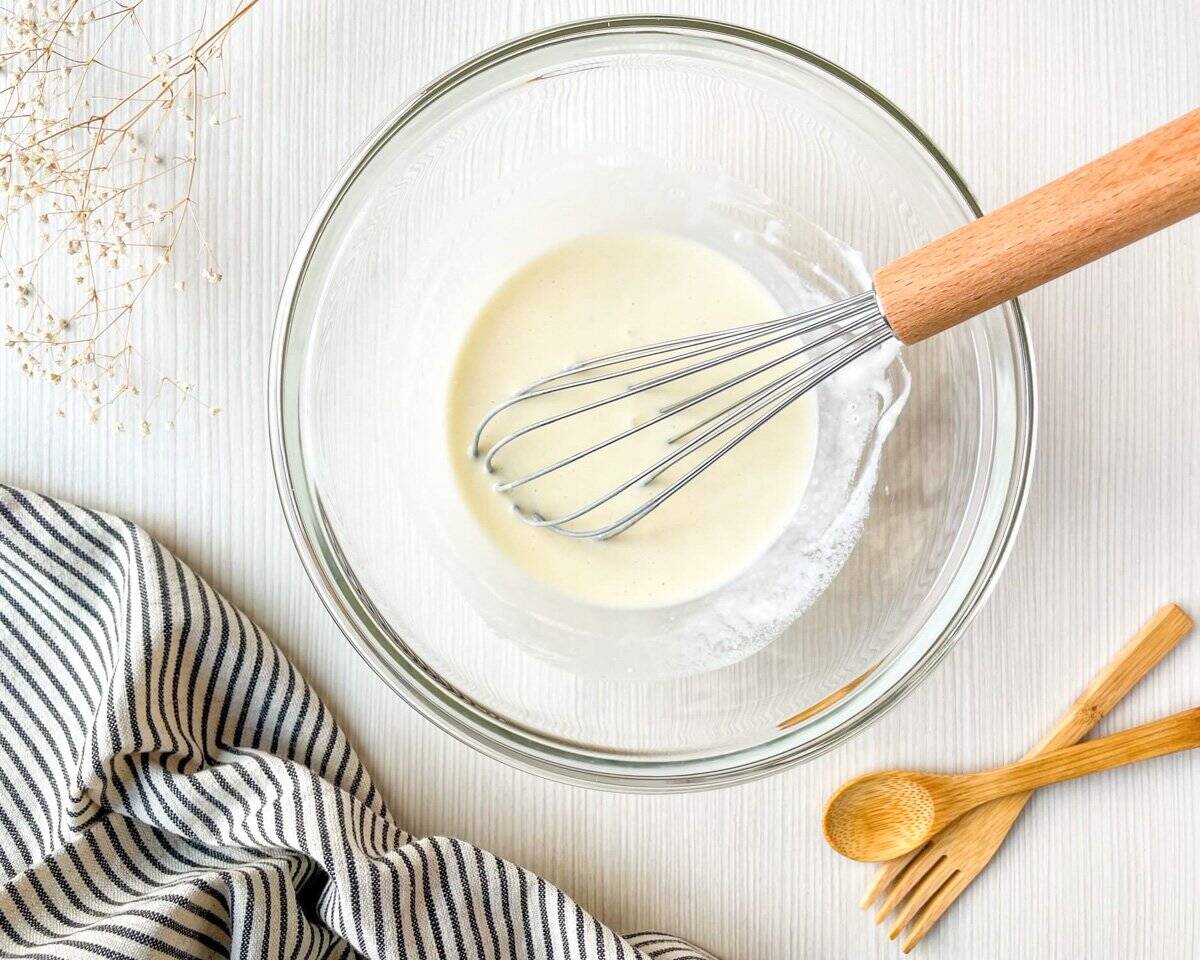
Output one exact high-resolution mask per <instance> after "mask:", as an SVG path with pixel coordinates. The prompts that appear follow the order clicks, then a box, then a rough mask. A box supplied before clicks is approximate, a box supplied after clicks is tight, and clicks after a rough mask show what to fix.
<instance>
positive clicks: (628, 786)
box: [267, 16, 1038, 793]
mask: <svg viewBox="0 0 1200 960" xmlns="http://www.w3.org/2000/svg"><path fill="white" fill-rule="evenodd" d="M629 32H675V33H685V34H689V35H693V36H696V35H700V36H705V37H708V38H710V39H715V40H718V41H740V42H743V43H749V44H755V45H760V46H763V47H766V48H767V49H768V50H769V51H771V52H774V53H777V54H783V55H785V56H788V57H791V58H794V59H797V60H799V61H801V62H803V63H804V64H806V65H808V66H810V67H815V68H817V69H818V70H821V71H824V72H825V73H827V74H828V75H830V76H831V77H833V78H834V79H835V80H839V81H841V82H842V83H844V84H845V85H847V86H848V87H850V88H851V89H852V90H853V91H855V92H857V93H859V94H861V95H863V96H864V97H866V98H867V99H869V100H870V101H872V102H873V103H874V104H875V105H876V106H878V107H880V108H881V109H882V110H883V111H884V112H885V113H886V114H888V115H889V117H890V118H891V119H892V120H894V121H895V122H896V123H897V124H899V125H900V127H901V128H902V129H903V130H904V132H905V133H907V134H908V135H909V136H910V137H911V138H912V139H913V140H914V141H915V142H916V144H917V145H918V146H919V147H920V148H922V149H923V150H924V151H925V153H926V154H927V155H928V157H929V158H930V159H931V160H932V161H933V163H934V165H935V166H936V167H937V168H938V169H940V171H941V172H942V173H943V174H944V175H945V177H946V179H947V180H948V182H949V185H950V186H951V187H952V188H953V189H954V190H955V191H957V193H958V194H959V195H960V198H961V199H962V201H963V202H964V204H965V205H966V207H967V209H968V210H969V212H970V213H971V214H973V215H974V216H975V217H979V216H982V210H981V208H980V207H979V204H978V202H977V201H976V200H975V197H974V195H973V194H972V193H971V191H970V189H969V188H968V187H967V185H966V183H965V181H964V180H963V178H962V176H961V175H960V174H959V173H958V171H957V170H956V169H955V168H954V166H953V165H952V164H951V163H950V161H949V160H948V159H947V158H946V156H945V155H944V154H943V153H942V151H941V150H940V149H939V148H938V147H937V145H936V144H935V143H934V142H933V141H932V140H931V139H930V137H929V136H928V135H927V134H926V133H925V132H924V131H923V130H922V129H921V128H920V127H919V126H918V125H917V124H916V122H915V121H913V120H912V118H910V117H909V116H908V115H907V114H906V113H905V112H904V111H902V110H901V109H900V108H899V107H897V106H896V105H895V104H894V103H892V102H891V101H890V100H889V99H888V98H887V97H885V96H884V95H883V94H882V93H880V92H879V91H877V90H876V89H875V88H874V87H872V86H871V85H870V84H868V83H866V82H865V81H864V80H862V79H860V78H859V77H857V76H856V75H854V74H853V73H851V72H850V71H848V70H846V69H844V68H843V67H840V66H838V65H837V64H835V63H833V62H832V61H830V60H827V59H826V58H824V57H822V56H820V55H819V54H816V53H814V52H812V51H810V50H808V49H806V48H804V47H801V46H799V45H796V44H793V43H790V42H788V41H785V40H781V39H779V38H777V37H774V36H771V35H770V34H767V33H763V32H761V31H758V30H754V29H751V28H748V27H742V26H737V25H734V24H729V23H724V22H720V21H715V20H706V19H701V18H695V17H678V16H619V17H596V18H590V19H585V20H576V21H571V22H568V23H563V24H559V25H556V26H552V27H549V28H546V29H543V30H540V31H536V32H533V33H529V34H525V35H523V36H520V37H517V38H515V39H513V40H509V41H506V42H504V43H502V44H499V45H497V46H494V47H492V48H490V49H487V50H484V51H482V52H481V53H479V54H476V55H475V56H473V57H471V58H469V59H467V60H465V61H463V62H462V63H460V64H459V65H458V66H456V67H454V68H452V69H451V70H449V71H447V72H446V73H444V74H443V75H442V76H441V77H439V78H437V79H436V80H434V81H432V82H431V83H429V84H427V85H425V86H424V87H422V88H420V89H419V90H418V91H417V92H416V93H415V94H414V95H413V96H411V97H410V98H409V99H408V100H407V101H406V102H404V103H403V104H401V105H400V106H399V107H397V108H396V109H395V110H393V111H392V112H391V113H390V114H389V115H388V116H387V117H386V118H385V119H384V120H383V121H382V122H381V123H379V124H378V125H377V126H376V127H375V128H374V129H373V130H372V131H371V133H370V134H369V135H368V136H367V137H366V138H365V139H364V140H363V141H362V143H361V144H360V145H359V146H358V147H357V148H356V149H355V151H354V153H353V154H352V155H351V156H350V158H349V160H347V161H346V162H345V163H344V164H343V165H342V167H341V169H340V170H339V171H338V173H337V174H336V175H335V177H334V178H333V180H332V182H331V184H330V186H329V187H328V188H327V189H326V191H325V193H324V195H323V196H322V198H321V200H320V202H319V203H318V205H317V207H316V209H315V211H314V213H313V215H312V217H311V218H310V220H309V221H308V223H307V225H306V226H305V229H304V232H303V234H302V235H301V237H300V239H299V241H298V244H297V247H296V253H295V254H294V256H293V259H292V261H291V264H290V266H289V268H288V272H287V274H286V277H285V279H284V283H283V286H282V289H281V292H280V295H279V300H278V305H277V308H276V314H275V324H274V330H273V333H272V342H271V352H270V358H269V375H268V379H267V414H268V419H267V427H268V431H269V435H270V436H269V440H270V446H271V461H272V468H273V472H274V475H275V482H276V488H277V491H278V494H279V498H280V502H281V505H282V507H283V512H284V516H285V519H286V521H287V526H288V531H289V533H290V535H291V538H292V542H293V544H294V545H295V548H296V551H297V553H298V554H299V556H300V560H301V562H302V564H303V566H304V569H305V572H306V574H307V575H308V577H309V580H310V581H311V582H312V584H313V586H314V587H315V588H316V590H317V594H318V596H319V597H320V598H321V601H322V603H323V604H324V606H325V608H326V610H327V611H328V612H329V614H330V616H331V617H332V618H333V620H334V622H335V623H336V624H337V626H338V628H339V629H340V630H341V632H342V634H343V635H344V636H345V637H346V639H347V640H348V641H349V642H350V644H351V646H352V647H353V648H354V649H355V650H356V651H357V653H358V654H359V656H360V657H361V658H362V659H363V660H364V661H365V662H366V663H367V665H368V666H369V667H371V669H372V670H373V671H374V672H375V673H376V674H377V675H378V676H379V677H380V679H382V680H383V681H384V683H386V684H387V685H388V686H389V687H390V688H391V689H392V690H393V691H395V692H396V693H397V694H399V696H400V697H401V698H402V699H403V700H404V701H405V702H406V703H407V704H408V705H409V706H410V707H412V708H413V709H414V710H416V711H417V713H419V714H420V715H421V716H423V717H424V718H425V719H427V720H429V721H430V722H431V723H433V724H434V725H435V726H437V727H438V728H440V729H441V730H442V731H444V732H446V733H449V734H450V735H451V736H453V737H455V738H456V739H457V740H459V741H461V742H463V743H466V744H468V745H469V746H471V747H473V748H474V749H476V750H478V751H480V752H481V753H483V754H485V755H486V756H490V757H492V758H493V759H497V760H500V761H501V762H503V763H506V764H508V765H509V766H513V767H516V768H518V769H521V770H524V771H527V772H530V773H535V774H538V775H540V776H544V777H547V778H549V779H552V780H556V781H560V782H565V783H570V784H574V785H578V786H584V787H591V788H598V789H609V790H620V791H624V792H637V793H665V792H682V791H692V790H703V789H711V788H714V787H718V786H727V785H732V784H736V783H742V782H746V781H749V780H754V779H758V778H760V777H764V776H768V775H770V774H772V773H776V772H778V771H780V770H783V769H786V768H788V767H791V766H794V765H797V764H799V763H803V762H806V761H808V760H811V759H813V758H815V757H817V756H819V755H821V754H823V753H825V752H827V751H829V750H831V749H833V748H834V747H835V746H837V745H839V744H841V743H842V742H844V741H845V740H847V739H849V738H850V737H852V736H854V735H856V734H858V733H860V732H861V731H862V730H864V729H865V728H866V727H867V726H868V725H870V724H871V723H873V722H875V721H876V720H878V719H879V718H880V717H882V716H883V715H884V714H885V713H887V712H888V711H889V710H890V709H891V708H893V707H894V706H896V704H897V703H899V702H900V700H902V699H903V698H904V697H905V696H906V695H907V694H908V693H910V692H911V691H912V690H913V689H914V688H915V687H916V686H917V685H918V684H919V683H920V682H921V681H922V680H924V679H925V678H926V677H927V676H928V675H929V673H930V672H931V671H932V670H933V669H934V668H935V667H936V666H937V665H938V664H939V663H940V662H941V660H942V659H943V657H945V655H946V654H947V653H948V652H949V651H950V649H951V648H952V647H953V646H954V645H955V643H957V641H958V640H959V638H960V637H961V636H962V633H963V631H964V630H965V629H966V627H967V625H968V624H969V623H970V621H971V620H972V618H973V617H974V616H975V614H976V613H977V612H978V610H979V609H980V607H981V606H982V604H983V602H984V601H985V600H986V599H987V597H988V595H989V594H990V592H991V590H992V589H993V587H994V586H995V583H996V580H997V575H998V574H999V572H1000V570H1001V569H1002V568H1003V566H1004V563H1005V562H1006V561H1007V559H1008V556H1009V553H1010V552H1011V549H1012V545H1013V542H1014V540H1015V535H1016V532H1017V530H1018V528H1019V526H1020V521H1021V518H1022V516H1023V514H1024V510H1025V505H1026V502H1027V499H1028V493H1029V485H1030V477H1031V473H1032V467H1033V459H1034V453H1035V449H1036V442H1037V406H1038V398H1037V385H1036V378H1035V374H1034V358H1033V353H1032V348H1031V344H1030V341H1029V335H1028V329H1027V326H1026V323H1025V318H1024V314H1023V312H1022V310H1021V306H1020V303H1019V302H1018V301H1017V300H1015V299H1014V300H1012V301H1010V303H1009V306H1010V307H1011V309H1012V319H1011V321H1010V322H1009V323H1008V324H1007V325H1006V326H1007V332H1008V335H1009V340H1010V345H1011V347H1012V349H1013V353H1014V357H1015V360H1016V363H1015V369H1014V375H1015V379H1016V380H1017V381H1018V382H1017V383H1016V384H1015V389H1016V392H1017V395H1018V396H1021V395H1022V394H1023V395H1024V398H1025V399H1026V404H1025V410H1024V416H1023V417H1022V416H1020V415H1019V414H1020V412H1021V411H1020V410H1018V416H1017V417H1016V418H1015V430H1016V436H1015V440H1014V451H1013V456H1014V461H1013V470H1012V473H1011V476H1010V478H1009V481H1008V489H1007V491H1006V493H1005V497H1004V502H1003V505H1002V509H1001V511H1000V514H999V516H998V518H997V521H996V526H995V531H994V533H993V535H992V542H991V544H990V545H989V546H988V547H987V550H986V552H985V555H984V556H983V558H982V559H981V562H980V567H979V570H978V571H977V572H976V574H975V576H974V579H973V581H972V582H971V584H970V585H969V587H967V589H966V591H965V594H964V596H963V598H962V600H961V602H960V603H959V605H958V608H957V609H956V610H955V611H954V612H953V613H952V614H951V615H950V616H949V619H948V621H947V623H946V625H945V626H944V627H943V629H942V630H941V632H940V633H939V634H938V636H937V637H936V638H934V640H933V641H932V642H931V643H930V644H929V646H928V647H927V648H926V649H925V650H924V651H922V652H920V654H919V656H918V657H917V659H916V661H915V662H913V663H912V664H910V665H909V666H908V667H907V668H906V669H905V670H904V672H903V673H902V674H901V675H900V676H898V677H897V678H896V679H895V680H894V681H893V682H892V683H891V684H890V686H888V687H887V688H886V689H885V690H883V692H882V693H881V694H880V695H878V696H876V697H875V698H874V699H873V700H872V701H871V703H870V707H869V708H868V709H866V710H860V711H857V712H855V713H853V714H851V715H849V716H847V717H845V718H843V719H842V720H840V721H839V722H838V723H837V724H835V725H833V726H832V727H830V728H828V729H825V730H823V731H822V732H820V733H818V734H817V735H816V737H814V738H810V739H808V740H805V741H802V740H800V738H799V733H800V730H801V729H803V728H796V729H793V730H790V731H783V732H781V734H780V735H779V736H778V737H775V738H772V739H770V740H768V741H766V742H764V743H760V744H755V745H753V746H750V747H741V748H737V749H732V750H729V751H727V752H722V753H706V754H703V755H701V756H688V757H681V758H673V759H661V758H655V759H652V760H643V759H640V758H630V757H625V756H621V757H612V756H605V755H601V754H591V755H589V754H586V753H581V752H579V751H574V750H570V749H566V748H563V747H562V746H560V745H557V744H555V743H554V742H553V741H552V740H549V739H548V738H545V737H541V736H539V735H538V734H537V733H536V732H535V731H530V730H522V729H521V728H519V727H517V726H516V725H515V724H513V723H512V722H510V721H505V722H504V723H498V722H496V721H495V720H494V719H493V718H492V717H491V716H490V715H489V714H488V712H487V711H486V710H484V709H480V708H479V707H477V706H476V705H474V704H471V703H470V702H469V701H467V700H466V699H465V698H464V696H463V695H462V694H459V693H458V692H457V691H454V690H453V689H452V688H450V687H449V686H448V685H446V684H445V683H439V682H437V680H436V679H435V678H436V674H433V672H432V671H426V670H425V669H424V666H423V664H422V663H421V660H420V657H419V655H418V654H416V653H415V652H414V651H412V650H411V649H404V650H393V656H386V655H385V654H384V653H383V652H382V651H381V650H380V649H379V642H380V641H381V640H382V642H384V643H389V644H390V641H388V640H386V638H382V637H378V636H376V637H368V636H367V635H366V633H365V632H364V630H363V621H364V619H365V620H367V621H372V620H374V621H381V620H382V618H381V617H379V615H378V614H377V613H376V612H375V611H374V609H373V608H372V606H371V604H370V601H369V598H367V597H366V596H365V595H358V596H355V595H354V592H353V591H348V590H346V589H345V586H346V584H342V583H339V582H338V578H337V576H335V571H333V570H331V569H330V568H329V566H328V565H327V564H326V563H325V562H324V559H323V557H322V555H321V550H320V549H319V545H318V544H317V543H316V542H314V535H315V536H316V537H317V538H318V539H319V537H320V533H321V527H320V524H319V523H317V524H315V525H314V524H313V521H314V520H316V519H317V518H318V516H319V515H320V516H321V519H323V512H324V511H323V510H322V508H321V505H320V503H319V502H317V503H315V504H306V505H302V503H301V495H300V490H299V488H298V486H297V483H296V482H295V481H296V478H295V477H294V476H293V470H292V465H291V462H290V455H291V454H293V453H294V454H295V455H296V456H297V457H298V458H299V463H300V464H303V454H302V453H301V452H300V450H299V448H300V446H301V444H300V438H299V435H297V437H296V439H295V442H294V446H295V449H293V447H292V444H291V442H290V441H289V436H288V428H287V426H286V424H285V407H286V404H287V398H286V397H285V395H284V389H285V385H284V380H285V370H284V367H285V363H286V360H287V356H288V348H289V340H290V334H291V331H292V319H293V314H294V312H295V309H296V302H297V298H298V294H299V292H300V289H301V287H302V285H303V282H304V279H305V276H306V273H307V271H308V268H309V265H310V263H311V260H312V258H313V255H314V253H315V251H316V249H317V247H318V244H319V241H320V239H321V236H322V234H323V233H324V230H325V228H326V226H327V225H328V223H329V221H330V219H331V217H332V215H333V213H334V211H335V210H336V209H337V207H338V205H339V204H340V203H341V201H342V199H343V198H344V197H345V195H346V193H347V191H348V190H349V188H350V186H351V185H352V184H353V183H354V182H355V181H356V179H357V178H358V176H359V175H360V174H361V173H362V171H363V170H364V169H365V168H366V167H367V165H368V164H369V163H370V162H371V160H372V159H373V157H374V156H375V155H376V153H377V152H378V151H379V150H380V149H381V148H382V146H383V145H384V144H385V143H386V142H387V141H388V140H389V139H390V138H391V136H393V135H394V134H396V133H397V132H398V131H399V130H400V129H401V128H402V127H403V126H404V125H405V123H406V122H407V121H408V120H409V119H410V118H412V117H413V116H415V115H416V114H417V113H419V112H420V111H421V110H423V109H424V108H425V107H426V106H428V105H429V104H431V103H433V102H434V101H436V100H437V99H438V98H439V97H441V96H442V95H444V94H445V93H447V92H448V91H450V90H451V89H453V88H454V87H455V86H457V85H458V84H459V83H461V82H462V81H464V80H465V79H467V78H469V77H471V76H474V75H476V74H477V73H479V72H481V71H483V70H486V69H488V68H490V67H492V66H495V65H496V64H498V63H501V62H503V61H504V60H507V59H509V58H512V57H514V56H517V55H520V54H522V53H525V52H528V51H530V50H534V49H539V48H543V47H546V46H548V45H552V44H556V43H559V42H562V41H566V40H572V39H577V38H581V37H586V36H589V35H603V34H617V33H629ZM310 526H313V528H312V529H310ZM327 549H329V550H331V551H332V552H334V553H336V552H337V547H336V544H334V545H332V546H331V547H328V548H327ZM343 573H344V575H345V577H346V578H347V579H348V580H350V581H352V582H353V575H352V573H351V572H350V571H349V568H348V567H347V568H345V570H344V571H343ZM909 643H910V644H911V640H910V641H909ZM395 654H399V659H397V657H396V656H395ZM872 670H874V668H872ZM431 674H432V676H431ZM860 692H865V691H855V693H860ZM847 699H855V697H854V696H853V695H852V696H850V697H848V698H847Z"/></svg>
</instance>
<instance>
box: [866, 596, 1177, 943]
mask: <svg viewBox="0 0 1200 960" xmlns="http://www.w3.org/2000/svg"><path fill="white" fill-rule="evenodd" d="M1191 629H1192V618H1191V617H1190V616H1188V614H1187V612H1186V611H1184V610H1183V609H1182V608H1181V607H1180V606H1179V605H1178V604H1175V603H1168V604H1166V605H1165V606H1163V607H1162V608H1160V609H1159V610H1158V611H1157V612H1156V613H1155V614H1154V616H1152V617H1151V618H1150V619H1149V620H1147V621H1146V622H1145V623H1144V624H1143V625H1142V627H1141V629H1139V630H1138V632H1137V633H1136V634H1135V635H1134V636H1133V637H1132V638H1131V639H1130V640H1129V642H1128V643H1126V644H1125V645H1124V646H1123V647H1122V648H1121V650H1120V651H1119V652H1118V653H1117V654H1116V656H1115V657H1113V659H1112V660H1110V661H1109V662H1108V663H1107V664H1106V665H1105V666H1104V668H1103V669H1102V670H1101V671H1100V672H1099V673H1098V674H1097V675H1096V676H1095V677H1094V678H1093V679H1092V681H1091V682H1090V683H1089V684H1088V685H1087V688H1086V689H1084V690H1083V692H1082V693H1080V695H1079V696H1078V697H1077V698H1076V699H1075V702H1074V703H1072V704H1071V706H1070V707H1069V708H1068V710H1067V711H1066V713H1064V714H1063V715H1062V717H1060V718H1059V720H1058V722H1057V723H1056V724H1055V725H1054V726H1053V727H1052V728H1051V729H1050V730H1049V731H1048V732H1047V733H1046V735H1045V736H1044V737H1042V739H1041V740H1040V741H1038V743H1037V745H1036V746H1035V747H1034V748H1033V749H1032V750H1030V752H1029V753H1028V754H1026V759H1028V758H1030V757H1036V756H1039V755H1040V754H1043V753H1048V752H1049V751H1051V750H1058V749H1060V748H1062V747H1068V746H1070V745H1071V744H1073V743H1075V742H1077V741H1079V740H1082V739H1083V737H1084V736H1085V735H1086V734H1087V733H1088V732H1089V731H1090V730H1091V729H1092V728H1093V727H1094V726H1095V725H1096V724H1097V723H1099V722H1100V720H1101V719H1102V718H1103V717H1104V716H1105V715H1106V714H1107V713H1108V712H1109V711H1110V710H1111V709H1112V708H1113V707H1114V706H1116V704H1117V703H1118V702H1120V700H1121V699H1122V698H1123V697H1124V696H1125V694H1127V693H1128V692H1129V691H1130V690H1131V689H1133V687H1134V686H1135V685H1136V684H1137V683H1138V682H1139V681H1140V680H1141V679H1142V678H1143V677H1144V676H1146V674H1148V673H1149V672H1150V671H1151V670H1152V669H1153V668H1154V667H1155V665H1157V664H1158V663H1159V662H1160V661H1161V660H1162V659H1163V657H1165V656H1166V655H1167V654H1168V653H1169V652H1170V651H1171V650H1173V649H1174V648H1175V646H1176V644H1177V643H1178V642H1179V641H1180V640H1182V639H1183V637H1184V636H1185V635H1186V634H1187V633H1188V631H1189V630H1191ZM1030 796H1031V794H1030V793H1028V792H1025V793H1013V794H1009V795H1008V796H1007V797H1000V798H999V799H997V800H992V801H991V802H990V803H985V804H983V805H982V806H979V807H976V808H975V809H974V810H972V811H971V812H970V813H967V814H964V815H963V816H962V817H960V818H959V819H958V820H956V821H954V823H952V824H950V826H948V827H947V828H946V829H945V830H942V831H940V832H938V833H937V834H936V835H935V836H934V837H933V838H932V839H931V840H930V841H929V842H928V843H925V844H923V845H922V846H920V847H918V848H917V849H916V850H914V851H913V852H912V853H910V854H906V855H905V856H902V857H897V858H895V859H893V860H889V861H888V862H887V863H885V864H883V865H882V866H881V867H880V868H879V870H878V872H877V873H876V875H875V877H874V879H873V880H872V882H871V885H870V887H869V888H868V889H867V892H866V894H865V896H864V897H863V901H862V904H861V905H862V907H863V909H867V908H869V907H871V906H873V905H875V904H876V903H878V907H877V909H876V912H875V922H876V923H877V924H879V923H883V922H884V920H889V921H890V922H889V928H888V936H889V937H890V938H891V939H893V940H895V939H896V938H897V937H899V936H900V934H901V932H903V933H904V939H903V941H902V942H901V949H902V950H903V951H904V952H905V953H908V952H909V951H910V950H912V949H913V947H915V946H916V945H917V944H918V943H919V942H920V941H921V940H922V939H923V938H924V937H925V935H926V934H927V933H929V931H930V930H931V929H932V928H933V927H934V925H936V924H937V922H938V920H939V919H940V918H941V916H942V915H943V914H944V913H945V912H946V910H947V909H949V907H950V906H951V905H952V904H953V903H954V902H955V901H956V900H957V899H958V897H959V895H960V894H961V893H962V892H963V891H964V890H965V889H966V888H967V887H968V886H970V884H971V882H972V881H973V880H974V879H975V877H977V876H978V875H979V874H980V873H981V872H982V871H983V870H984V868H985V867H986V866H987V865H988V864H989V863H990V862H991V860H992V858H993V857H994V856H995V855H996V853H997V852H998V851H999V849H1000V847H1001V845H1002V844H1003V843H1004V839H1005V837H1007V836H1008V834H1009V831H1010V830H1011V829H1012V827H1013V826H1014V824H1015V823H1016V822H1017V819H1018V818H1019V817H1020V815H1021V811H1022V810H1024V809H1025V805H1026V804H1027V803H1028V802H1029V798H1030Z"/></svg>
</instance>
